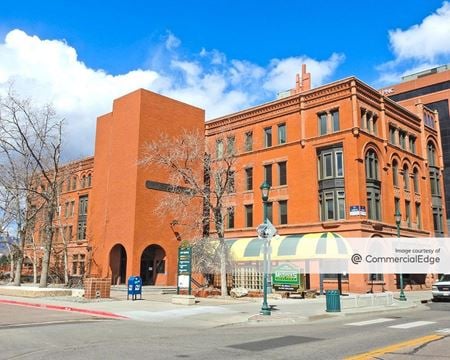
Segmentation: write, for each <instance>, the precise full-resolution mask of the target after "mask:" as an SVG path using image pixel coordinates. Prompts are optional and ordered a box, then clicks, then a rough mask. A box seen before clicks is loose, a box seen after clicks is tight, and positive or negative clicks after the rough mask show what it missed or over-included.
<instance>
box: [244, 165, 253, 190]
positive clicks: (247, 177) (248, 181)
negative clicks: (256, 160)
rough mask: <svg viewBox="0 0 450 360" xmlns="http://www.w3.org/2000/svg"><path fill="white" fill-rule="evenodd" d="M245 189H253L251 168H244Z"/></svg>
mask: <svg viewBox="0 0 450 360" xmlns="http://www.w3.org/2000/svg"><path fill="white" fill-rule="evenodd" d="M245 190H253V168H246V169H245Z"/></svg>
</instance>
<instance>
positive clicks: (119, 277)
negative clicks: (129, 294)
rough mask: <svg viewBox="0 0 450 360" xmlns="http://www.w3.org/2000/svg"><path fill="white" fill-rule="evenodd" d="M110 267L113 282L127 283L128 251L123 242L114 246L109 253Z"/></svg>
mask: <svg viewBox="0 0 450 360" xmlns="http://www.w3.org/2000/svg"><path fill="white" fill-rule="evenodd" d="M109 268H110V269H111V283H112V284H113V285H118V284H125V283H126V281H127V251H126V250H125V248H124V246H123V245H122V244H116V245H114V246H113V248H112V249H111V251H110V253H109Z"/></svg>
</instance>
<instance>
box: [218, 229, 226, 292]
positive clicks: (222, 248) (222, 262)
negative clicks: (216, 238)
mask: <svg viewBox="0 0 450 360" xmlns="http://www.w3.org/2000/svg"><path fill="white" fill-rule="evenodd" d="M225 246H226V245H225V240H224V238H223V237H222V238H221V239H220V252H221V254H220V292H221V294H222V296H227V295H228V286H227V252H226V248H225Z"/></svg>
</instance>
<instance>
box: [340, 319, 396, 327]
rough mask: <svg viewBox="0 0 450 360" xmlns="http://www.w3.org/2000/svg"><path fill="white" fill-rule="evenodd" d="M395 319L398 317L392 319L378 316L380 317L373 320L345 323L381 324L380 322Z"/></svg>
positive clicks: (360, 324) (355, 324)
mask: <svg viewBox="0 0 450 360" xmlns="http://www.w3.org/2000/svg"><path fill="white" fill-rule="evenodd" d="M394 320H396V319H392V318H378V319H373V320H366V321H360V322H354V323H349V324H345V325H351V326H366V325H372V324H379V323H384V322H388V321H394Z"/></svg>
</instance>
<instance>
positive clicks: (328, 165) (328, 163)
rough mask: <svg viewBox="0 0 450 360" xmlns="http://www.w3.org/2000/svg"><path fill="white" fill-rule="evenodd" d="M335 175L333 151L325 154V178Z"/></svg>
mask: <svg viewBox="0 0 450 360" xmlns="http://www.w3.org/2000/svg"><path fill="white" fill-rule="evenodd" d="M330 177H333V155H332V153H326V154H323V178H324V179H326V178H330Z"/></svg>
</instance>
